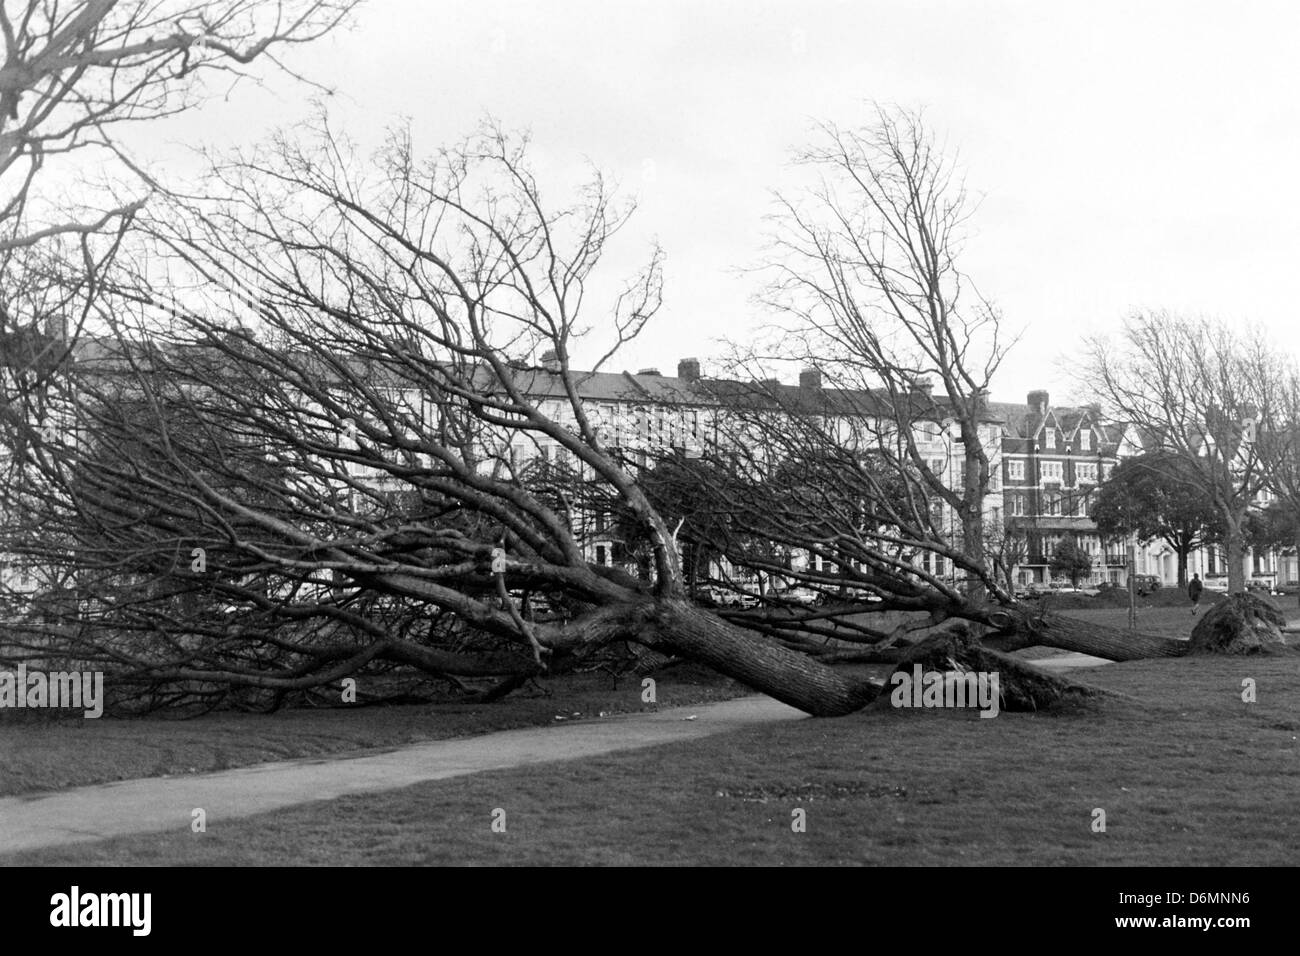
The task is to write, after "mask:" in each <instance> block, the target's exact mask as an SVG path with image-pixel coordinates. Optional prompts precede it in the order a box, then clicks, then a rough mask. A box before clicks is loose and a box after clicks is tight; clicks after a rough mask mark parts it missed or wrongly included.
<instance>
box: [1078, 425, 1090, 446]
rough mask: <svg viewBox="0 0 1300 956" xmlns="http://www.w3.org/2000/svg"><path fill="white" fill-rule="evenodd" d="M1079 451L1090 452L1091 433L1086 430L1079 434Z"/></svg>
mask: <svg viewBox="0 0 1300 956" xmlns="http://www.w3.org/2000/svg"><path fill="white" fill-rule="evenodd" d="M1079 450H1080V451H1092V432H1091V431H1089V430H1088V429H1086V428H1085V429H1083V430H1082V431H1080V432H1079Z"/></svg>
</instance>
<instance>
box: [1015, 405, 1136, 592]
mask: <svg viewBox="0 0 1300 956" xmlns="http://www.w3.org/2000/svg"><path fill="white" fill-rule="evenodd" d="M992 408H993V409H994V410H996V411H997V412H998V413H999V414H1001V416H1002V417H1003V428H1002V467H1003V478H1004V488H1005V492H1004V499H1005V509H1006V511H1005V513H1006V533H1007V535H1008V536H1009V537H1011V538H1013V539H1015V540H1016V541H1017V542H1018V543H1019V546H1020V553H1021V555H1022V557H1021V558H1020V560H1019V561H1018V562H1017V563H1018V565H1019V567H1018V569H1017V571H1016V580H1017V583H1018V584H1023V585H1028V584H1042V583H1046V582H1048V581H1050V580H1051V574H1050V571H1049V563H1050V561H1051V558H1052V554H1053V553H1054V552H1055V550H1056V548H1057V546H1058V545H1059V544H1060V543H1061V542H1062V541H1063V540H1065V539H1066V538H1074V539H1075V540H1076V541H1077V542H1078V543H1079V545H1080V547H1081V548H1083V550H1084V551H1086V552H1087V553H1088V554H1090V555H1092V557H1093V573H1092V575H1091V580H1093V581H1094V582H1100V581H1112V582H1116V583H1119V582H1122V581H1124V580H1125V579H1126V577H1125V575H1126V572H1125V562H1126V550H1125V543H1124V542H1114V541H1105V540H1103V539H1102V538H1101V536H1100V535H1098V534H1097V525H1096V523H1095V522H1094V521H1093V520H1092V519H1091V518H1089V517H1088V510H1089V507H1090V506H1091V504H1092V501H1093V496H1094V494H1095V492H1096V489H1097V486H1098V484H1099V483H1101V482H1102V481H1105V480H1106V478H1108V477H1109V476H1110V472H1111V469H1113V468H1114V467H1115V465H1117V464H1118V463H1119V448H1120V436H1119V434H1118V429H1117V428H1116V427H1115V426H1114V425H1111V424H1108V423H1106V422H1105V421H1103V420H1102V417H1101V409H1100V407H1099V406H1096V405H1085V406H1083V407H1078V408H1071V407H1054V406H1053V405H1052V403H1051V396H1050V395H1049V393H1048V392H1046V391H1033V392H1030V393H1029V395H1028V397H1027V399H1026V401H1025V404H1023V405H1017V404H1010V403H1002V402H998V403H993V405H992Z"/></svg>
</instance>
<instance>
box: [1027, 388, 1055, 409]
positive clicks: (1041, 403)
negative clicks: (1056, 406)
mask: <svg viewBox="0 0 1300 956" xmlns="http://www.w3.org/2000/svg"><path fill="white" fill-rule="evenodd" d="M1050 401H1051V396H1050V395H1049V394H1048V393H1047V392H1044V391H1033V392H1030V393H1029V398H1028V404H1029V407H1030V408H1032V409H1033V410H1034V411H1036V412H1038V414H1040V415H1045V414H1047V405H1048V403H1049V402H1050Z"/></svg>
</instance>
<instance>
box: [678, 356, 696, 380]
mask: <svg viewBox="0 0 1300 956" xmlns="http://www.w3.org/2000/svg"><path fill="white" fill-rule="evenodd" d="M677 377H678V378H680V379H681V380H682V381H683V382H698V381H699V380H700V360H699V359H697V358H684V359H682V360H681V361H680V362H678V363H677Z"/></svg>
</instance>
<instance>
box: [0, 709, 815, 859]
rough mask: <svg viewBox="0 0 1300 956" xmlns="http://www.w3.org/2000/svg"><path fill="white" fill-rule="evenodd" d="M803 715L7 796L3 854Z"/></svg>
mask: <svg viewBox="0 0 1300 956" xmlns="http://www.w3.org/2000/svg"><path fill="white" fill-rule="evenodd" d="M804 716H806V715H805V714H803V713H802V712H800V711H798V710H795V709H794V708H793V707H787V706H786V705H785V704H782V703H780V702H778V701H775V700H772V699H771V698H770V697H743V698H740V699H737V700H728V701H722V702H721V703H716V704H704V705H701V706H699V707H680V708H675V709H673V710H664V711H659V712H658V713H653V714H623V715H617V716H613V717H604V718H596V719H585V720H575V721H574V722H573V723H567V722H566V723H561V724H556V725H554V726H551V727H531V728H524V729H520V730H506V731H501V732H499V733H493V734H483V735H481V736H478V737H461V738H456V739H453V740H432V741H428V742H426V743H421V744H412V745H410V746H407V747H400V748H396V749H393V750H386V751H380V752H376V751H361V752H360V753H358V754H355V755H352V756H338V755H335V756H331V757H324V758H306V759H300V760H286V761H280V762H276V763H263V764H256V765H254V766H251V767H240V768H238V769H235V770H222V771H218V772H215V773H205V774H192V775H190V774H187V775H185V776H178V777H148V778H144V779H140V780H124V781H121V782H119V783H109V784H100V785H97V786H93V787H78V788H76V789H74V790H62V791H59V792H56V793H50V794H32V795H29V796H20V797H5V798H2V799H0V854H3V853H12V852H17V851H19V850H32V849H37V848H39V847H49V846H63V845H66V844H70V843H85V842H90V841H94V840H104V839H108V838H110V837H118V836H128V835H130V834H134V833H152V832H158V831H165V830H175V831H182V832H188V831H189V828H190V821H191V819H192V817H191V812H192V811H193V810H194V809H195V808H196V807H202V808H203V810H204V811H205V812H206V814H207V821H208V824H209V825H211V824H213V823H214V822H218V821H221V820H229V819H231V818H234V817H245V816H251V815H252V814H255V813H265V812H267V811H269V810H278V809H280V808H282V807H290V806H294V805H296V804H301V803H310V802H312V801H314V800H332V799H334V798H335V797H341V796H345V795H347V794H352V793H371V792H374V791H377V790H395V789H397V788H399V787H409V786H411V785H412V784H417V783H423V782H424V781H426V780H445V779H447V778H448V777H459V776H463V775H465V774H471V773H481V772H483V771H485V770H503V769H507V768H510V767H524V766H529V765H531V764H539V763H549V762H551V761H556V760H576V759H578V758H580V757H591V756H596V755H598V754H607V753H614V752H615V751H620V750H639V749H641V748H643V747H653V746H656V745H657V744H667V743H675V742H677V741H681V740H696V739H698V738H701V737H708V736H712V735H713V734H719V733H724V732H726V731H728V730H738V729H740V728H743V727H753V726H757V725H761V724H770V723H775V722H778V721H786V720H795V719H798V718H800V717H804Z"/></svg>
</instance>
